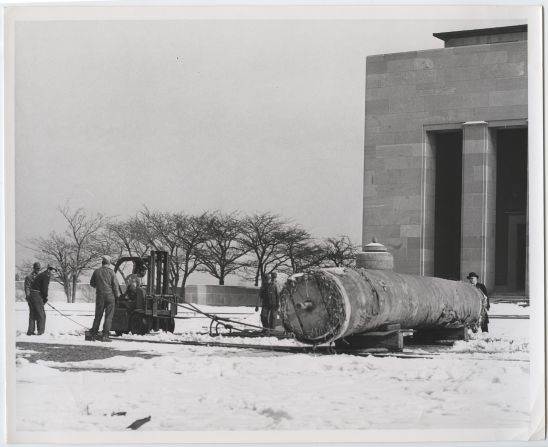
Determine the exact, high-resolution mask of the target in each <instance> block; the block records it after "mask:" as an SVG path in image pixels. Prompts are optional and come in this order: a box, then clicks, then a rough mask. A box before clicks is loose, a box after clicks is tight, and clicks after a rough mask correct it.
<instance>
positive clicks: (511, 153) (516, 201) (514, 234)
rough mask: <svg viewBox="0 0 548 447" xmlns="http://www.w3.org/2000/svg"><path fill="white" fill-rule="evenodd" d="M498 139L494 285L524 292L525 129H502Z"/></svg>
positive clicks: (525, 243) (525, 247) (505, 289)
mask: <svg viewBox="0 0 548 447" xmlns="http://www.w3.org/2000/svg"><path fill="white" fill-rule="evenodd" d="M496 141H497V222H496V228H497V233H496V247H495V287H496V288H497V290H500V291H509V292H513V291H523V290H525V287H526V284H525V283H526V265H527V230H526V228H527V217H526V214H527V129H526V128H519V129H504V130H503V129H501V130H497V133H496Z"/></svg>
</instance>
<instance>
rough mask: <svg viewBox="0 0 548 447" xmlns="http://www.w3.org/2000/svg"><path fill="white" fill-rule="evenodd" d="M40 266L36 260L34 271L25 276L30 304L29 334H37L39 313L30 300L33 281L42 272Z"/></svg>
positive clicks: (27, 298) (26, 295)
mask: <svg viewBox="0 0 548 447" xmlns="http://www.w3.org/2000/svg"><path fill="white" fill-rule="evenodd" d="M40 268H41V266H40V263H39V262H35V263H34V264H32V272H30V273H29V274H28V275H27V277H26V278H25V299H26V300H27V303H28V305H29V327H28V329H27V335H35V334H36V321H37V315H36V310H35V309H34V307H35V306H33V305H32V304H31V301H30V289H31V284H32V282H33V281H34V279H35V278H36V277H37V276H38V274H39V273H40Z"/></svg>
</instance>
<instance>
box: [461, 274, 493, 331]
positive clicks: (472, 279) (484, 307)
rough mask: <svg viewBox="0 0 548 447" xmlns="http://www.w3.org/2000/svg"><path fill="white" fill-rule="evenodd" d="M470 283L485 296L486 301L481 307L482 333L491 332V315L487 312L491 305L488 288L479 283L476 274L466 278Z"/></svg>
mask: <svg viewBox="0 0 548 447" xmlns="http://www.w3.org/2000/svg"><path fill="white" fill-rule="evenodd" d="M466 279H468V281H470V283H471V284H472V285H473V286H475V287H476V288H478V289H479V290H480V291H481V292H482V293H483V295H484V296H485V299H484V300H483V302H482V306H481V317H480V318H481V332H489V328H488V326H489V315H488V314H487V311H488V310H489V309H490V307H491V305H490V304H489V295H488V294H487V287H485V284H482V283H481V282H478V281H479V276H478V274H477V273H475V272H470V273H469V274H468V276H467V277H466Z"/></svg>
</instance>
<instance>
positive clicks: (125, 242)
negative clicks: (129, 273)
mask: <svg viewBox="0 0 548 447" xmlns="http://www.w3.org/2000/svg"><path fill="white" fill-rule="evenodd" d="M105 233H106V238H105V239H106V241H107V243H109V248H108V250H109V253H110V254H111V255H112V256H116V257H122V256H126V255H127V256H137V257H143V256H145V255H146V254H147V252H148V251H149V250H150V243H149V241H148V239H147V238H146V237H143V236H144V234H143V229H142V226H141V222H140V221H139V219H138V218H137V217H131V218H129V219H126V220H122V221H117V222H110V223H109V224H108V225H107V227H106V232H105Z"/></svg>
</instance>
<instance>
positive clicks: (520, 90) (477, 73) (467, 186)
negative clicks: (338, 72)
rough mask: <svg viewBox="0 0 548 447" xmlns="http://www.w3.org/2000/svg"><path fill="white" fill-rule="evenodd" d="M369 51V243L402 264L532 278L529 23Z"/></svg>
mask: <svg viewBox="0 0 548 447" xmlns="http://www.w3.org/2000/svg"><path fill="white" fill-rule="evenodd" d="M434 36H435V37H437V38H439V39H441V40H443V41H444V43H445V47H444V48H441V49H434V50H424V51H412V52H405V53H395V54H381V55H374V56H370V57H368V58H367V69H366V109H365V111H366V113H365V162H364V163H365V176H364V213H363V243H364V244H367V243H368V242H369V241H370V240H371V239H372V237H374V236H375V237H377V238H378V239H379V241H381V242H383V243H384V244H385V245H386V246H387V247H388V248H389V249H390V251H391V252H392V253H393V255H394V262H395V269H396V270H397V271H400V272H405V273H413V274H420V275H429V276H438V277H442V278H448V279H463V278H465V277H466V274H467V273H468V272H470V271H475V272H477V273H478V274H479V275H480V276H481V279H482V280H483V282H485V284H486V286H487V288H488V289H489V290H490V291H493V290H495V291H497V292H507V293H518V292H520V291H525V289H526V285H527V27H526V25H523V26H510V27H500V28H488V29H475V30H468V31H454V32H444V33H436V34H434Z"/></svg>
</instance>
